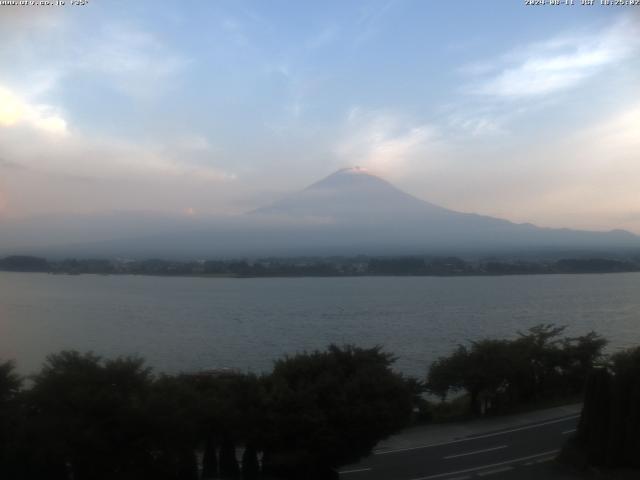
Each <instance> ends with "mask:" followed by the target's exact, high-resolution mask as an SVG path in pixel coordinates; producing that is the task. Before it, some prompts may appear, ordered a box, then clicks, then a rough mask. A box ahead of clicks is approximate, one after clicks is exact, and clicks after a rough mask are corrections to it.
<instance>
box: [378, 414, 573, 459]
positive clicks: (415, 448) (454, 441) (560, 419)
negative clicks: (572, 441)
mask: <svg viewBox="0 0 640 480" xmlns="http://www.w3.org/2000/svg"><path fill="white" fill-rule="evenodd" d="M579 416H580V415H579V414H578V415H571V416H568V417H563V418H558V419H556V420H550V421H548V422H543V423H536V424H534V425H527V426H524V427H518V428H512V429H511V430H503V431H501V432H495V433H487V434H485V435H478V436H476V437H467V438H460V439H458V440H453V441H450V442H440V443H430V444H428V445H420V446H417V447H408V448H397V449H395V450H385V451H383V452H374V453H373V454H374V455H389V454H390V453H398V452H409V451H411V450H421V449H423V448H431V447H440V446H443V445H453V444H454V443H460V442H470V441H472V440H478V439H481V438H489V437H496V436H498V435H506V434H507V433H512V432H520V431H522V430H529V429H532V428H537V427H544V426H545V425H551V424H553V423H560V422H566V421H567V420H573V419H574V418H578V417H579Z"/></svg>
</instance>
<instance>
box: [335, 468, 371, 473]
mask: <svg viewBox="0 0 640 480" xmlns="http://www.w3.org/2000/svg"><path fill="white" fill-rule="evenodd" d="M370 471H371V468H357V469H355V470H343V471H341V472H338V473H339V474H340V475H346V474H347V473H360V472H370Z"/></svg>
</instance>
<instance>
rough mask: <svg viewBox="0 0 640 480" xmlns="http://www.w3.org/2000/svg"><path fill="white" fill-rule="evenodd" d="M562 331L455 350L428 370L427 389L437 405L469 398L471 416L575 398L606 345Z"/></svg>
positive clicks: (536, 331) (535, 331) (534, 331)
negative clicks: (453, 397) (460, 394)
mask: <svg viewBox="0 0 640 480" xmlns="http://www.w3.org/2000/svg"><path fill="white" fill-rule="evenodd" d="M563 331H564V327H556V326H554V325H538V326H535V327H533V328H531V329H529V330H528V331H527V332H526V333H521V334H519V337H518V338H516V339H514V340H494V339H486V340H481V341H478V342H471V345H470V346H469V347H467V346H465V345H460V346H458V348H457V349H456V350H455V351H454V352H453V353H452V354H451V355H449V356H447V357H441V358H439V359H438V360H437V361H436V362H434V363H433V364H432V365H431V368H430V369H429V374H428V377H427V387H428V389H429V391H430V392H431V393H432V394H434V395H437V396H439V397H440V398H441V399H442V400H444V399H445V398H446V397H447V395H449V394H450V393H456V392H463V393H464V394H466V395H468V396H469V410H470V411H469V413H471V414H473V415H477V414H481V413H485V412H487V411H499V410H501V409H506V408H510V407H514V406H517V405H520V404H526V403H532V402H539V401H541V400H545V399H549V398H558V397H568V396H572V395H576V394H579V393H581V392H582V391H583V388H584V382H585V379H586V377H587V375H588V373H589V372H590V371H591V369H592V368H593V367H594V365H596V364H597V362H598V361H599V360H600V359H601V358H602V350H603V348H604V347H605V345H606V341H605V340H604V339H603V338H601V337H600V336H599V335H597V334H596V333H593V332H591V333H589V334H587V335H584V336H581V337H576V338H570V337H564V338H562V337H560V335H561V334H562V333H563Z"/></svg>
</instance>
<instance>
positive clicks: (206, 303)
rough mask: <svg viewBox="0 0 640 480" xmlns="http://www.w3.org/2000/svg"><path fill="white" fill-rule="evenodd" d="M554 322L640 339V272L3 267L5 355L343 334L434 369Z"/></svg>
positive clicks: (182, 364)
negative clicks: (350, 274) (299, 274)
mask: <svg viewBox="0 0 640 480" xmlns="http://www.w3.org/2000/svg"><path fill="white" fill-rule="evenodd" d="M542 322H545V323H547V322H551V323H556V324H561V325H568V329H567V334H570V335H578V334H584V333H587V332H589V331H590V330H595V331H597V332H598V333H600V334H602V335H604V336H605V337H606V338H608V339H609V340H610V341H611V346H610V350H615V349H617V348H621V347H628V346H632V345H637V344H639V343H640V274H639V273H630V274H610V275H537V276H534V275H531V276H505V277H450V278H440V277H355V278H259V279H258V278H244V279H236V278H190V277H183V278H175V277H144V276H98V275H80V276H66V275H48V274H27V273H0V358H2V359H6V358H13V359H15V360H16V361H17V362H18V368H19V370H20V371H21V372H24V373H31V372H33V371H35V370H37V369H38V368H39V365H40V364H41V362H42V360H43V359H44V357H45V356H46V354H48V353H52V352H57V351H59V350H61V349H76V350H80V351H87V350H92V351H94V352H96V353H98V354H101V355H106V356H115V355H141V356H143V357H145V358H146V359H147V360H148V363H149V364H150V365H151V366H153V367H154V368H155V369H156V370H158V371H167V372H177V371H193V370H198V369H203V368H215V367H230V368H237V369H240V370H243V371H247V370H250V371H253V372H262V371H268V370H270V369H271V366H272V364H273V360H274V359H276V358H278V357H280V356H282V355H284V354H293V353H295V352H298V351H302V350H311V349H321V348H324V347H325V346H327V345H328V344H330V343H332V342H333V343H338V344H344V343H354V344H357V345H359V346H364V347H369V346H373V345H376V344H381V345H383V346H384V347H385V349H386V350H388V351H390V352H393V353H395V354H396V355H397V357H398V360H397V362H396V369H397V370H400V371H402V372H405V373H407V374H411V375H418V376H423V375H424V374H425V372H426V370H427V367H428V365H429V363H430V362H431V361H433V360H434V359H435V358H437V357H438V356H440V355H443V354H446V353H448V352H449V351H450V350H451V349H453V348H454V347H455V346H456V345H457V344H458V343H460V342H465V341H467V340H477V339H480V338H484V337H512V336H514V335H515V332H516V331H518V330H524V329H526V328H528V327H531V326H533V325H535V324H538V323H542Z"/></svg>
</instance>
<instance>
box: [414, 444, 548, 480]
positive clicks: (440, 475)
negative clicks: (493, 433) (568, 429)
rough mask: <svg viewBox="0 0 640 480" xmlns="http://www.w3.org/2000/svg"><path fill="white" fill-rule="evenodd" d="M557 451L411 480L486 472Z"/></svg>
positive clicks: (426, 479)
mask: <svg viewBox="0 0 640 480" xmlns="http://www.w3.org/2000/svg"><path fill="white" fill-rule="evenodd" d="M559 451H560V450H549V451H548V452H542V453H537V454H535V455H529V456H527V457H520V458H512V459H511V460H506V461H504V462H498V463H492V464H490V465H480V466H479V467H473V468H465V469H464V470H456V471H455V472H445V473H437V474H435V475H429V476H426V477H418V478H413V479H411V480H430V479H432V478H442V477H449V476H451V475H458V474H461V473H469V472H477V471H479V470H486V469H489V468H493V467H501V466H502V465H508V464H510V463H517V462H523V461H524V460H530V459H532V458H537V457H544V456H546V455H553V454H554V453H558V452H559Z"/></svg>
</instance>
